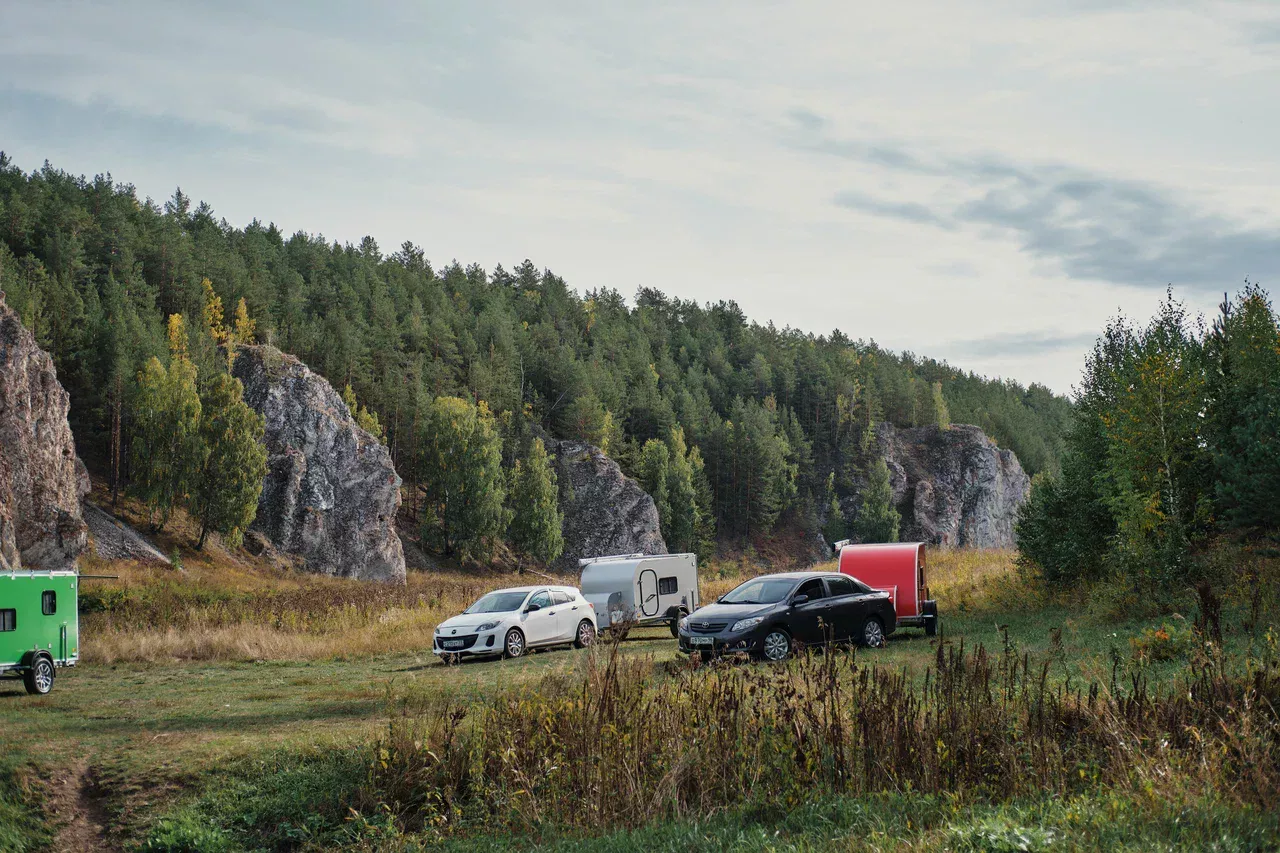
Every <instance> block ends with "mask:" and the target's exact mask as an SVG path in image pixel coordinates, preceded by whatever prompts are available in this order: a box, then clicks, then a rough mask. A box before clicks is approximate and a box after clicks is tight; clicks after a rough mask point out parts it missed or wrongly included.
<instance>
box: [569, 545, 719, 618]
mask: <svg viewBox="0 0 1280 853" xmlns="http://www.w3.org/2000/svg"><path fill="white" fill-rule="evenodd" d="M578 565H579V566H581V567H582V579H581V581H579V583H578V588H579V589H581V590H582V595H583V597H584V598H586V599H587V601H589V602H591V604H592V605H593V606H594V607H595V611H596V621H597V623H598V624H599V626H600V630H602V631H603V630H604V629H605V628H607V627H609V626H611V625H615V624H619V625H620V624H628V623H629V624H633V625H636V626H647V625H667V624H669V625H670V626H671V634H672V636H675V635H676V625H677V624H678V623H679V622H680V620H681V619H682V618H683V617H685V616H688V615H689V614H690V613H692V612H693V611H694V610H697V609H698V556H697V555H696V554H619V555H617V556H614V557H596V558H594V559H589V560H579V561H578Z"/></svg>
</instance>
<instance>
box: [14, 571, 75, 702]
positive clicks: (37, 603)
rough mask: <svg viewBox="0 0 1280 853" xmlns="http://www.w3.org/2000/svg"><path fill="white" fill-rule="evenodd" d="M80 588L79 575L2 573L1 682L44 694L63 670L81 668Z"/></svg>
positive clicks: (73, 573) (68, 573) (28, 572)
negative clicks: (13, 680)
mask: <svg viewBox="0 0 1280 853" xmlns="http://www.w3.org/2000/svg"><path fill="white" fill-rule="evenodd" d="M79 584H80V576H79V575H78V574H77V573H76V572H41V571H21V570H19V571H15V572H0V678H21V679H22V681H23V683H24V684H25V685H26V687H27V692H28V693H38V694H44V693H48V692H49V691H50V690H52V689H53V676H54V673H55V672H56V670H57V668H58V667H62V666H75V665H76V662H77V661H79V660H80V616H79V606H78V602H77V592H78V589H79Z"/></svg>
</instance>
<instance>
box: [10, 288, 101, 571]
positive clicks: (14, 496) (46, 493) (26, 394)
mask: <svg viewBox="0 0 1280 853" xmlns="http://www.w3.org/2000/svg"><path fill="white" fill-rule="evenodd" d="M70 408H71V398H70V397H69V396H68V395H67V392H66V390H65V389H64V388H63V387H62V385H60V384H59V383H58V374H57V371H56V370H54V367H53V359H51V358H50V357H49V354H48V353H46V352H44V351H43V350H41V349H40V347H39V346H38V345H37V344H36V339H35V337H34V336H33V335H32V334H31V332H29V331H27V329H26V328H24V327H23V325H22V322H21V321H20V320H19V319H18V315H17V314H16V313H14V311H13V310H12V309H10V308H9V307H8V305H7V304H6V303H5V300H4V294H3V293H0V570H6V569H18V568H33V569H48V570H63V569H70V568H73V567H74V566H75V562H76V558H77V557H78V556H79V555H80V552H82V551H83V550H84V548H85V545H86V544H87V543H88V528H87V527H86V526H85V522H84V517H83V515H82V512H81V507H80V501H81V499H82V498H83V497H84V496H85V494H87V492H88V490H87V488H86V483H87V477H84V476H82V472H84V466H83V464H81V462H80V460H79V459H78V458H77V457H76V447H75V440H74V439H73V438H72V436H71V427H70V425H69V424H68V423H67V412H68V410H69V409H70Z"/></svg>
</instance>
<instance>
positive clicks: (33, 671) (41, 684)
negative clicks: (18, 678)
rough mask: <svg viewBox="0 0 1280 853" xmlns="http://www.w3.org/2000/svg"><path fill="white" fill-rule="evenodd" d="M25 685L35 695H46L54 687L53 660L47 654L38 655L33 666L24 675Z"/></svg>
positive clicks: (23, 681)
mask: <svg viewBox="0 0 1280 853" xmlns="http://www.w3.org/2000/svg"><path fill="white" fill-rule="evenodd" d="M22 683H23V686H25V687H26V688H27V692H28V693H30V694H32V695H34V696H44V695H45V694H46V693H48V692H49V691H50V690H52V689H53V661H51V660H49V658H48V657H47V656H45V655H37V656H36V659H35V660H33V661H32V662H31V668H30V669H28V670H27V671H26V672H25V673H23V676H22Z"/></svg>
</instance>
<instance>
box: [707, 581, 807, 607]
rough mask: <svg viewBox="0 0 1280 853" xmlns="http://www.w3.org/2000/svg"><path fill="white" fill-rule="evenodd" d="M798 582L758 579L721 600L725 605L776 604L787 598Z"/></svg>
mask: <svg viewBox="0 0 1280 853" xmlns="http://www.w3.org/2000/svg"><path fill="white" fill-rule="evenodd" d="M795 585H796V582H795V581H793V580H789V579H787V578H757V579H756V580H753V581H747V582H746V583H744V584H743V585H742V586H740V587H738V588H737V589H735V590H733V592H730V593H729V594H728V595H726V596H725V597H724V598H722V599H720V600H721V601H722V602H724V603H725V604H775V603H777V602H779V601H781V600H782V599H784V598H786V597H787V593H789V592H791V588H792V587H794V586H795Z"/></svg>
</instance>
